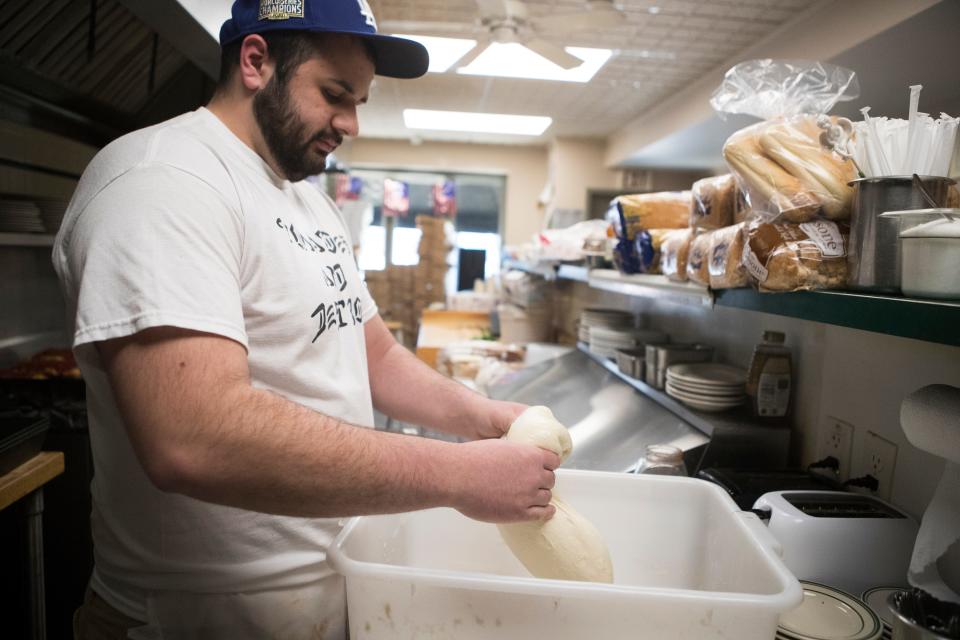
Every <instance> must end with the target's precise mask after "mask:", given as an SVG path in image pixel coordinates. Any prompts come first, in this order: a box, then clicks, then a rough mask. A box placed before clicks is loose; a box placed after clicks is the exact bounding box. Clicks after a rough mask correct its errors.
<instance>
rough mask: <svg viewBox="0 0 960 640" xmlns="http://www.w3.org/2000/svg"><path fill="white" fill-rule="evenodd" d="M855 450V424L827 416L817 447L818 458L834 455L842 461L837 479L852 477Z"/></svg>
mask: <svg viewBox="0 0 960 640" xmlns="http://www.w3.org/2000/svg"><path fill="white" fill-rule="evenodd" d="M852 451H853V425H852V424H850V423H848V422H844V421H843V420H838V419H837V418H833V417H831V416H827V418H826V421H825V423H824V425H823V428H822V429H820V446H819V448H818V449H817V460H823V459H824V458H826V457H827V456H833V457H834V458H836V459H837V461H838V462H839V463H840V468H839V469H838V470H837V479H838V480H841V481H842V480H846V479H847V478H849V477H850V457H851V452H852Z"/></svg>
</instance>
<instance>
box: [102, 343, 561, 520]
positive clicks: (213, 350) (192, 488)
mask: <svg viewBox="0 0 960 640" xmlns="http://www.w3.org/2000/svg"><path fill="white" fill-rule="evenodd" d="M97 346H98V349H99V352H100V354H101V357H102V359H103V361H104V364H105V366H106V370H107V374H108V376H109V379H110V382H111V386H112V388H113V391H114V394H115V396H116V399H117V404H118V406H119V409H120V413H121V416H122V417H123V420H124V422H125V425H126V428H127V433H128V435H129V437H130V441H131V443H132V445H133V448H134V451H135V452H136V454H137V457H138V458H139V460H140V462H141V464H142V465H143V467H144V469H145V471H146V473H147V475H148V477H149V478H150V479H151V481H152V482H153V483H154V484H155V485H156V486H157V487H158V488H160V489H161V490H163V491H170V492H176V493H182V494H185V495H188V496H191V497H194V498H197V499H200V500H205V501H208V502H214V503H218V504H224V505H229V506H234V507H240V508H243V509H249V510H255V511H261V512H266V513H275V514H283V515H294V516H308V517H321V516H327V517H341V516H343V517H345V516H352V515H359V514H371V513H395V512H399V511H409V510H414V509H422V508H429V507H436V506H449V507H454V508H456V509H458V510H460V511H461V512H462V513H464V514H465V515H467V516H470V517H472V518H475V519H478V520H486V521H490V522H507V521H516V520H532V519H538V518H548V517H550V516H551V515H552V514H553V507H551V506H549V505H548V502H549V500H550V489H551V488H552V487H553V482H554V474H553V471H552V470H553V469H555V468H556V467H557V465H558V464H559V462H560V461H559V458H558V457H557V456H556V455H554V454H553V453H551V452H547V451H543V450H540V449H538V448H536V447H532V446H528V445H527V446H524V445H518V444H516V443H509V442H506V441H501V440H487V441H480V442H470V443H464V444H451V443H446V442H439V441H436V440H430V439H426V438H416V437H410V436H403V435H398V434H389V433H382V432H378V431H375V430H373V429H367V428H361V427H355V426H351V425H349V424H345V423H343V422H340V421H338V420H336V419H335V418H333V417H330V416H325V415H322V414H319V413H317V412H315V411H311V410H310V409H307V408H305V407H303V406H300V405H298V404H296V403H293V402H290V401H288V400H286V399H284V398H282V397H280V396H278V395H276V394H273V393H270V392H268V391H264V390H262V389H256V388H254V387H253V386H251V384H250V378H249V371H248V368H247V356H246V351H245V350H244V348H243V347H242V346H241V345H240V344H238V343H237V342H234V341H232V340H229V339H227V338H223V337H220V336H214V335H210V334H205V333H198V332H192V331H186V330H181V329H174V328H168V327H162V328H156V329H149V330H146V331H142V332H140V333H137V334H135V335H133V336H131V337H128V338H120V339H116V340H109V341H106V342H101V343H98V345H97Z"/></svg>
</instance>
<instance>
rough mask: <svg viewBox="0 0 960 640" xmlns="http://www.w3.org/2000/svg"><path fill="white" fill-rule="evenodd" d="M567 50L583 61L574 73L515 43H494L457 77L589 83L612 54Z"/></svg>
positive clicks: (574, 48) (607, 52) (592, 50)
mask: <svg viewBox="0 0 960 640" xmlns="http://www.w3.org/2000/svg"><path fill="white" fill-rule="evenodd" d="M565 50H566V52H567V53H569V54H571V55H574V56H577V57H578V58H580V59H581V60H583V64H581V65H580V66H579V67H574V68H573V69H563V68H561V67H558V66H557V65H555V64H553V63H552V62H550V61H549V60H547V59H546V58H544V57H543V56H541V55H539V54H537V53H534V52H533V51H531V50H530V49H527V48H526V47H524V46H523V45H521V44H518V43H516V42H507V43H502V42H493V43H491V44H490V46H489V47H487V49H486V50H485V51H484V52H483V53H481V54H480V55H479V56H477V59H476V60H474V61H473V62H471V63H470V64H469V65H467V66H466V67H464V68H462V69H458V70H457V73H463V74H466V75H473V76H500V77H504V78H532V79H534V80H559V81H562V82H589V81H590V79H591V78H593V76H594V75H596V73H597V71H599V70H600V67H602V66H603V65H604V64H605V63H606V62H607V60H609V59H610V55H611V54H612V53H613V52H612V51H611V50H610V49H585V48H582V47H565Z"/></svg>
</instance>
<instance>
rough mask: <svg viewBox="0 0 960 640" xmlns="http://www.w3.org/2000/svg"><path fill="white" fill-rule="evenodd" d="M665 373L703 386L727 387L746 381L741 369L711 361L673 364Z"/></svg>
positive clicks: (744, 373) (745, 375) (745, 373)
mask: <svg viewBox="0 0 960 640" xmlns="http://www.w3.org/2000/svg"><path fill="white" fill-rule="evenodd" d="M667 375H672V376H673V377H674V378H676V379H678V380H680V381H683V382H692V383H694V384H700V385H704V386H718V385H719V386H723V387H727V386H730V385H734V384H746V383H747V372H746V371H744V370H743V369H740V368H739V367H731V366H730V365H726V364H716V363H713V362H697V363H692V364H675V365H672V366H670V367H668V368H667Z"/></svg>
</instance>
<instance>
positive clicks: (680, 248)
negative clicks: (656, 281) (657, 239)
mask: <svg viewBox="0 0 960 640" xmlns="http://www.w3.org/2000/svg"><path fill="white" fill-rule="evenodd" d="M692 241H693V229H673V230H670V231H667V232H666V233H665V234H663V241H662V242H661V243H660V272H661V273H662V274H663V275H665V276H667V277H668V278H670V279H671V280H674V281H676V282H686V281H687V259H688V258H689V255H690V243H691V242H692Z"/></svg>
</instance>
